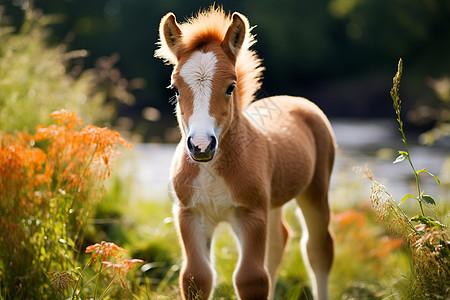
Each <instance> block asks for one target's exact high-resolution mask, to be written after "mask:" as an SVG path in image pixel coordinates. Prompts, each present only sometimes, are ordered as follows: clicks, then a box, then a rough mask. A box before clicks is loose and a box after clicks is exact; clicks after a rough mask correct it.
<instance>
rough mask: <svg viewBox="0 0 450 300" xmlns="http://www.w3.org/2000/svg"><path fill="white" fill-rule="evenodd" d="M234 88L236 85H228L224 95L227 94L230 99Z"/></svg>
mask: <svg viewBox="0 0 450 300" xmlns="http://www.w3.org/2000/svg"><path fill="white" fill-rule="evenodd" d="M235 87H236V85H235V84H234V83H233V84H230V86H229V87H228V88H227V91H226V92H225V93H226V94H227V96H228V97H231V95H232V94H233V91H234V88H235Z"/></svg>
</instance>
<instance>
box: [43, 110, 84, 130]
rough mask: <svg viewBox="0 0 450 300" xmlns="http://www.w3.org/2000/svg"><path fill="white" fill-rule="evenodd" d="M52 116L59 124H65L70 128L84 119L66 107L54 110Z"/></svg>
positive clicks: (80, 123) (81, 122)
mask: <svg viewBox="0 0 450 300" xmlns="http://www.w3.org/2000/svg"><path fill="white" fill-rule="evenodd" d="M50 117H52V118H54V119H55V121H56V123H58V124H59V125H65V126H66V127H67V128H69V129H73V128H75V127H76V126H79V125H82V124H83V120H81V118H80V117H79V116H77V114H76V113H75V112H73V111H67V110H65V109H61V110H58V111H54V112H52V113H51V114H50Z"/></svg>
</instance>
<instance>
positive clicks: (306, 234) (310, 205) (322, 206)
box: [297, 187, 333, 300]
mask: <svg viewBox="0 0 450 300" xmlns="http://www.w3.org/2000/svg"><path fill="white" fill-rule="evenodd" d="M327 194H328V189H327V188H323V187H322V188H314V187H313V188H310V189H308V190H307V191H306V192H305V193H304V194H303V195H302V196H301V197H298V198H297V203H298V205H299V206H300V208H301V213H300V221H301V224H302V229H303V233H302V240H301V246H302V253H303V258H304V262H305V265H306V266H307V269H308V274H309V277H310V279H311V283H312V290H313V295H314V299H315V300H325V299H328V275H329V272H330V269H331V265H332V262H333V239H332V236H331V233H330V229H329V221H330V211H329V206H328V196H327Z"/></svg>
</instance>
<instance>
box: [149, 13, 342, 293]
mask: <svg viewBox="0 0 450 300" xmlns="http://www.w3.org/2000/svg"><path fill="white" fill-rule="evenodd" d="M159 30H160V43H159V46H160V48H159V49H158V50H157V51H156V54H155V55H156V56H157V57H159V58H162V59H164V60H165V61H166V62H168V63H170V64H172V65H174V70H173V73H172V77H171V86H170V88H171V89H173V90H174V92H175V95H176V98H177V105H176V113H177V118H178V123H179V126H180V130H181V135H182V138H181V141H180V143H179V144H178V147H177V149H176V152H175V155H174V157H173V162H172V171H171V182H172V185H173V189H174V191H175V194H176V198H177V203H176V204H175V205H174V214H175V216H176V220H177V222H176V225H177V229H178V233H179V237H180V240H181V244H182V247H183V255H184V266H183V269H182V271H181V275H180V286H181V289H182V295H183V298H184V299H208V298H210V297H211V294H212V290H213V283H214V276H215V272H214V271H213V269H212V266H211V241H212V238H213V233H214V229H215V228H216V226H217V224H218V223H220V222H223V221H225V222H229V223H230V225H231V227H232V229H233V231H234V233H235V235H236V237H237V240H238V244H239V250H240V257H239V262H238V264H237V268H236V271H235V273H234V276H233V279H234V286H235V289H236V291H237V294H238V296H239V298H240V299H244V300H249V299H258V300H261V299H272V298H273V291H274V287H275V282H276V273H277V269H278V266H279V264H280V262H281V260H282V256H283V251H284V248H285V246H286V243H287V240H288V229H287V227H286V226H285V224H284V221H283V216H282V209H281V207H282V205H283V204H285V203H287V202H288V201H289V200H291V199H296V201H297V203H298V205H299V207H300V209H301V214H300V221H301V224H302V227H303V229H304V230H303V237H302V242H301V245H302V253H303V255H304V257H305V264H306V266H307V269H308V273H309V276H310V278H311V282H312V289H313V294H314V297H315V299H327V297H328V292H327V291H328V288H327V283H328V274H329V272H330V268H331V265H332V261H333V240H332V237H331V234H330V229H329V219H330V211H329V207H328V187H329V179H330V174H331V170H332V166H333V161H334V152H335V140H334V135H333V132H332V129H331V126H330V123H329V122H328V120H327V118H326V117H325V115H324V114H323V112H322V111H321V110H320V109H319V108H318V107H317V106H316V105H314V104H313V103H312V102H310V101H308V100H306V99H304V98H297V97H289V96H277V97H271V98H265V99H262V100H259V101H256V102H254V103H252V104H251V102H252V101H253V100H254V99H253V94H254V93H255V92H256V90H257V89H258V88H259V87H260V78H261V72H262V69H263V68H262V67H261V66H260V63H261V60H260V59H259V58H258V57H257V56H256V53H255V52H254V51H252V50H249V47H250V46H251V45H252V44H253V43H254V42H255V39H254V37H253V36H252V35H251V34H250V28H249V25H248V21H247V19H246V18H245V17H244V16H243V15H241V14H239V13H233V15H232V16H231V17H230V16H228V15H226V14H225V13H224V12H223V10H222V9H220V8H218V9H217V8H214V7H211V8H210V9H209V10H208V11H204V12H200V13H199V14H198V16H197V17H196V18H193V19H191V20H189V21H187V22H186V23H183V24H181V25H179V24H178V23H177V21H176V19H175V16H174V14H172V13H168V14H167V15H165V16H164V17H163V18H162V20H161V24H160V29H159Z"/></svg>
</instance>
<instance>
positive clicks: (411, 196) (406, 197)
mask: <svg viewBox="0 0 450 300" xmlns="http://www.w3.org/2000/svg"><path fill="white" fill-rule="evenodd" d="M408 198H413V199H416V200H418V199H417V197H415V196H413V195H411V194H406V195H405V196H404V197H403V198H402V201H401V202H400V205H402V204H403V202H405V200H406V199H408Z"/></svg>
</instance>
